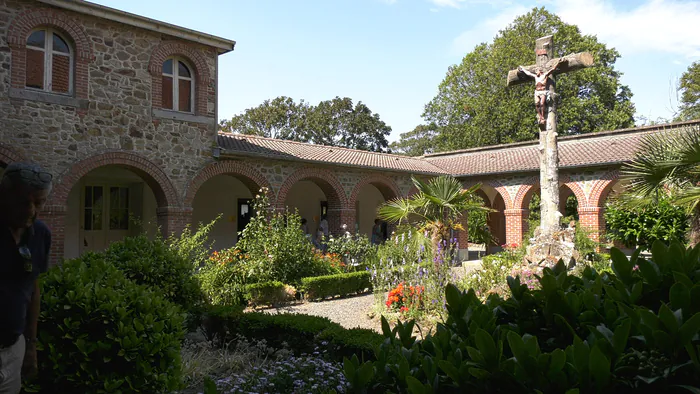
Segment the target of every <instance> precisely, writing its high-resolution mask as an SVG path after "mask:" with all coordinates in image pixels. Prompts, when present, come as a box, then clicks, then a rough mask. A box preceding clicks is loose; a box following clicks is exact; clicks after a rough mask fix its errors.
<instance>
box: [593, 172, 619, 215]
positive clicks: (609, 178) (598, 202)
mask: <svg viewBox="0 0 700 394" xmlns="http://www.w3.org/2000/svg"><path fill="white" fill-rule="evenodd" d="M619 180H620V171H619V170H612V171H608V172H607V173H605V174H604V175H603V176H601V177H600V179H599V180H598V181H597V182H596V183H595V184H594V185H593V188H592V189H591V195H590V196H589V199H590V203H589V205H590V206H593V207H602V206H603V203H604V202H605V200H606V199H607V198H608V195H609V194H610V191H611V190H612V188H613V186H615V185H616V184H617V182H618V181H619Z"/></svg>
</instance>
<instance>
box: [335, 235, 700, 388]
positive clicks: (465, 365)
mask: <svg viewBox="0 0 700 394" xmlns="http://www.w3.org/2000/svg"><path fill="white" fill-rule="evenodd" d="M640 251H641V250H639V249H638V250H637V251H636V252H635V253H634V254H633V255H632V257H631V258H630V259H628V258H627V257H625V255H624V254H623V253H622V252H621V251H619V250H618V249H615V248H613V249H612V251H611V257H612V269H613V271H614V274H607V273H603V274H599V273H598V272H596V271H595V270H593V269H591V268H586V269H585V270H584V272H583V274H582V276H581V277H577V276H573V275H570V274H569V272H568V271H567V269H566V265H565V264H564V262H563V261H560V262H559V263H558V264H557V265H556V266H555V267H553V268H551V269H550V268H544V269H543V273H542V276H541V278H540V279H539V283H540V286H541V289H534V290H532V289H529V288H528V286H526V285H524V284H522V283H520V280H519V278H517V277H516V278H512V277H510V278H508V286H509V288H510V292H511V297H510V298H508V299H505V300H504V299H503V298H501V297H500V296H498V295H491V296H490V297H489V298H488V300H487V301H486V302H482V301H481V300H479V298H478V297H477V296H476V293H475V292H474V291H473V290H469V291H467V292H459V291H458V290H457V289H456V288H455V287H454V286H453V285H448V286H447V288H446V290H445V293H446V298H447V309H448V312H449V313H448V316H447V319H446V321H445V322H444V323H440V324H439V325H438V329H437V331H436V333H435V334H434V335H432V336H428V337H426V338H425V339H424V340H422V341H417V340H416V339H415V337H413V336H412V331H413V326H414V322H413V321H410V322H408V323H407V324H402V323H401V322H399V323H397V325H396V326H395V327H394V328H393V329H390V327H389V324H388V323H387V321H386V320H385V319H384V318H382V331H383V333H384V336H385V341H384V342H383V343H382V345H380V348H379V349H378V351H377V355H376V356H377V359H376V360H375V361H369V362H366V363H360V361H359V360H357V359H356V358H354V357H353V358H351V359H346V361H345V375H346V377H347V379H348V381H349V382H350V383H351V385H352V391H353V392H361V391H363V390H368V391H371V392H413V393H428V392H431V393H432V392H441V393H442V392H444V393H456V392H489V393H513V392H541V393H564V392H567V393H575V392H581V393H592V392H606V393H613V392H615V393H632V392H675V391H678V390H679V389H682V388H688V389H689V390H690V391H693V390H692V389H693V387H697V386H698V385H699V384H700V361H699V360H700V359H699V358H698V353H699V352H700V335H698V334H699V332H700V304H698V303H697V302H694V301H693V300H695V299H697V298H698V297H700V259H699V256H700V245H698V246H697V247H695V248H693V249H688V250H686V249H684V248H683V246H682V244H681V243H679V242H671V245H670V247H667V246H665V245H664V244H663V243H662V242H661V241H657V242H655V243H654V244H653V246H652V259H651V260H646V259H644V258H640V257H639V252H640ZM394 366H399V367H398V368H395V367H394Z"/></svg>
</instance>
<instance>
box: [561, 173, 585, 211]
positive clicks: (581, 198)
mask: <svg viewBox="0 0 700 394" xmlns="http://www.w3.org/2000/svg"><path fill="white" fill-rule="evenodd" d="M559 183H560V184H561V186H566V187H568V188H569V190H571V191H572V192H573V193H574V195H575V196H576V200H577V201H578V207H577V209H579V210H580V209H581V208H583V207H587V206H588V196H586V192H584V191H583V189H581V185H579V184H578V182H575V181H572V180H571V176H569V174H559ZM561 186H559V188H560V189H561Z"/></svg>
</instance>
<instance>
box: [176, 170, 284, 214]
mask: <svg viewBox="0 0 700 394" xmlns="http://www.w3.org/2000/svg"><path fill="white" fill-rule="evenodd" d="M217 175H230V176H233V177H235V178H236V179H238V180H239V181H241V182H242V183H243V184H244V185H245V186H246V187H247V188H248V190H250V193H251V194H253V195H255V194H256V193H257V192H258V191H259V190H260V189H261V188H263V187H266V188H267V189H268V194H272V188H271V187H270V183H269V182H268V181H267V179H266V178H265V177H264V176H263V175H262V174H261V173H260V172H259V171H258V170H256V169H255V168H253V167H251V166H249V165H247V164H244V163H240V162H235V161H228V160H227V161H218V162H214V163H211V164H209V165H207V166H206V167H204V168H203V169H202V170H201V171H199V173H198V174H197V176H195V177H194V179H192V181H191V182H190V183H189V185H188V186H187V192H186V194H185V200H184V205H185V206H187V207H190V206H192V202H193V201H194V198H195V196H196V195H197V191H198V190H199V188H200V187H201V186H202V185H203V184H204V183H205V182H206V181H208V180H209V179H211V178H213V177H215V176H217Z"/></svg>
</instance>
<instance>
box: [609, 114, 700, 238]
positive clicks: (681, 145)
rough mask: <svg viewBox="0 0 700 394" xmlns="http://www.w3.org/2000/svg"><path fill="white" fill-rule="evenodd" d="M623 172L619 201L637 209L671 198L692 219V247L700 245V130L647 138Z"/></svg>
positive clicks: (697, 128) (650, 135)
mask: <svg viewBox="0 0 700 394" xmlns="http://www.w3.org/2000/svg"><path fill="white" fill-rule="evenodd" d="M621 172H622V177H621V179H622V180H623V181H626V182H627V186H626V188H625V191H626V192H627V193H626V194H623V195H622V196H621V197H620V201H622V202H623V203H624V204H626V206H627V207H629V208H631V209H638V208H644V207H653V206H657V205H659V201H661V200H662V199H663V198H668V199H669V201H670V203H671V204H673V205H676V206H681V207H683V208H685V209H686V212H687V214H689V215H690V218H691V219H690V221H691V222H690V233H689V235H688V237H689V241H690V244H691V245H693V246H694V245H696V244H698V243H700V186H699V185H700V127H691V128H687V129H683V130H680V131H670V132H666V133H655V134H649V135H647V136H646V137H645V138H644V140H643V141H642V144H641V146H640V148H639V150H638V151H637V153H636V154H635V156H634V158H633V159H632V160H631V161H630V162H629V163H627V164H625V165H623V166H622V169H621Z"/></svg>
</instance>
